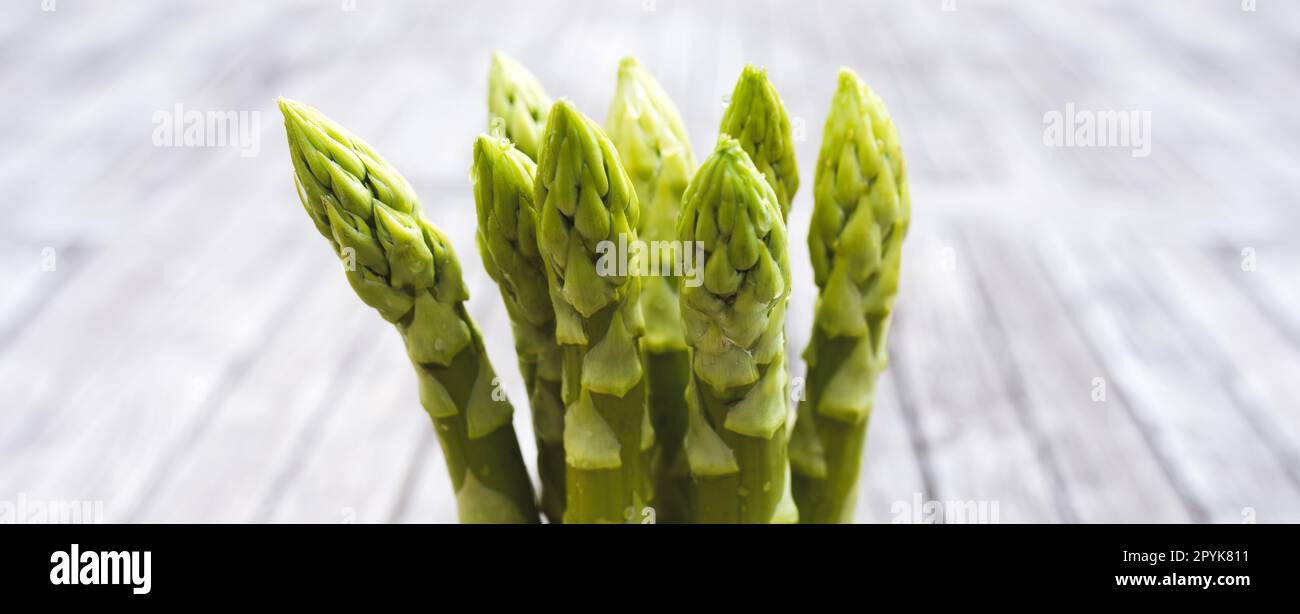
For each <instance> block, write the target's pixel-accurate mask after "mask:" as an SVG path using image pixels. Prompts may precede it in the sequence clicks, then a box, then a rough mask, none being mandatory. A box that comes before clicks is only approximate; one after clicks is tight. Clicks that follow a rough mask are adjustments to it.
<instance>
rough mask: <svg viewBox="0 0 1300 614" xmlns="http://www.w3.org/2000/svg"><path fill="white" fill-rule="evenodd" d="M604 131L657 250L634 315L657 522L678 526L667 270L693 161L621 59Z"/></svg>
mask: <svg viewBox="0 0 1300 614" xmlns="http://www.w3.org/2000/svg"><path fill="white" fill-rule="evenodd" d="M605 130H606V131H607V132H608V134H609V139H610V141H612V142H613V143H614V147H615V148H616V149H617V150H618V154H619V159H620V160H621V161H622V162H623V168H625V169H626V170H627V173H628V176H629V177H631V179H632V185H633V187H635V188H636V194H637V201H638V202H639V203H640V204H641V217H640V222H639V224H638V225H637V236H638V237H639V238H640V239H641V241H643V242H645V243H646V244H647V245H648V246H649V249H651V250H657V251H658V253H657V258H652V259H651V264H652V265H653V263H655V262H657V263H659V265H660V266H659V268H658V269H656V270H653V272H652V273H651V275H650V276H648V277H645V278H643V279H642V280H641V309H642V312H643V313H644V315H645V320H646V331H645V336H644V337H642V338H641V350H642V354H643V360H644V361H645V367H646V380H647V383H648V385H649V389H650V394H649V399H650V421H651V423H652V424H653V425H654V430H655V434H656V438H655V443H656V446H655V447H656V448H657V450H656V452H655V454H654V458H653V460H652V462H653V465H652V473H653V476H654V505H655V508H656V512H657V520H658V521H659V522H680V521H683V520H685V518H686V509H685V505H686V492H687V491H686V487H687V485H688V482H689V475H688V473H687V471H686V467H685V459H683V458H681V443H682V437H683V436H684V435H685V434H686V399H685V397H684V395H683V391H684V390H685V388H686V382H687V378H688V377H689V375H690V362H689V358H688V356H687V351H686V339H685V337H684V336H683V335H682V317H681V309H680V307H679V305H678V296H677V286H678V283H679V281H680V278H679V276H678V275H677V274H676V273H680V270H676V271H674V270H673V269H672V266H671V265H672V263H674V262H679V261H680V260H678V259H679V258H681V257H682V256H683V254H677V253H676V249H677V245H676V241H675V239H676V238H677V216H678V214H679V213H680V211H681V202H682V193H683V192H685V191H686V183H687V182H688V181H689V180H690V178H691V174H692V173H693V172H695V154H694V153H693V152H692V151H691V141H690V138H689V137H687V135H686V128H685V126H683V125H682V119H681V116H680V115H679V114H678V112H677V107H676V106H675V105H673V101H672V99H670V98H669V97H668V94H667V93H666V92H664V90H663V88H662V87H661V86H660V85H659V82H658V81H656V80H655V79H654V77H653V76H651V75H650V72H649V71H647V70H646V69H645V68H644V67H643V66H642V65H641V63H640V62H638V61H637V60H636V59H635V58H630V57H629V58H625V59H624V60H623V61H622V62H621V63H620V64H619V67H618V85H617V87H616V88H615V90H614V101H613V102H612V103H611V104H610V107H609V114H608V115H607V116H606V118H605ZM651 268H652V269H653V266H652V267H651Z"/></svg>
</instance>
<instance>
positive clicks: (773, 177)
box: [721, 64, 799, 219]
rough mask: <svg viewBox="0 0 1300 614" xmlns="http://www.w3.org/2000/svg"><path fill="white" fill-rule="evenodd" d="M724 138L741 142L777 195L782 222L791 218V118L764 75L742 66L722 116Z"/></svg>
mask: <svg viewBox="0 0 1300 614" xmlns="http://www.w3.org/2000/svg"><path fill="white" fill-rule="evenodd" d="M721 132H722V133H723V134H728V135H731V136H732V137H734V138H735V139H736V140H738V141H740V145H741V147H743V148H744V149H745V153H747V154H749V158H750V160H752V161H753V162H754V166H756V167H758V170H759V172H761V173H762V174H763V177H764V178H765V179H767V182H768V183H769V184H771V186H772V189H773V190H775V191H776V198H777V200H778V201H779V202H780V204H781V217H782V219H785V218H788V217H789V216H790V202H791V201H793V200H794V193H795V192H796V191H798V190H799V168H798V166H797V165H796V164H795V161H794V138H793V135H792V132H791V128H790V116H789V115H787V114H786V111H785V105H783V104H781V96H780V95H778V94H777V93H776V88H775V87H772V83H771V82H770V81H768V80H767V71H766V70H763V69H760V68H755V67H754V66H753V65H752V64H747V65H745V70H744V71H742V72H741V73H740V79H739V80H737V81H736V89H735V90H734V91H732V92H731V101H730V103H728V105H727V110H726V112H725V113H723V115H722V129H721Z"/></svg>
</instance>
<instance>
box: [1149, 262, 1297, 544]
mask: <svg viewBox="0 0 1300 614" xmlns="http://www.w3.org/2000/svg"><path fill="white" fill-rule="evenodd" d="M1145 255H1147V254H1138V255H1137V256H1136V257H1142V256H1145ZM1150 256H1152V264H1153V265H1154V266H1150V267H1137V271H1138V273H1139V274H1141V275H1142V277H1143V279H1144V280H1145V281H1146V286H1147V287H1148V288H1149V289H1151V291H1152V293H1154V294H1156V295H1157V300H1158V302H1160V303H1161V305H1162V306H1163V307H1164V309H1165V310H1166V311H1167V312H1168V313H1169V314H1170V319H1171V320H1173V321H1175V322H1176V323H1177V324H1178V326H1179V328H1180V329H1181V330H1183V331H1185V336H1186V338H1187V339H1188V341H1189V343H1190V344H1191V345H1192V346H1193V347H1194V348H1195V355H1196V356H1197V357H1199V358H1201V360H1202V362H1203V363H1204V364H1205V366H1206V371H1207V372H1208V374H1209V375H1210V377H1211V378H1213V379H1214V380H1217V381H1219V382H1221V385H1222V386H1223V387H1224V388H1225V389H1226V390H1227V391H1228V392H1229V394H1230V396H1231V398H1232V399H1233V401H1234V404H1235V405H1236V406H1237V408H1239V411H1240V412H1241V413H1242V415H1243V417H1244V418H1245V419H1246V421H1247V422H1249V423H1250V424H1251V426H1252V427H1253V429H1254V431H1255V433H1256V435H1257V437H1258V439H1259V441H1260V443H1261V444H1263V446H1264V447H1266V448H1268V449H1269V450H1271V451H1272V452H1273V453H1274V454H1276V455H1277V456H1278V457H1279V458H1280V460H1281V462H1282V464H1283V466H1284V468H1285V471H1286V472H1287V475H1288V477H1289V478H1290V484H1289V485H1278V488H1283V489H1290V490H1296V489H1297V488H1300V409H1297V406H1296V405H1295V403H1294V402H1292V401H1293V400H1294V399H1300V356H1297V354H1296V352H1295V348H1294V347H1293V346H1291V345H1290V344H1288V342H1287V340H1286V339H1285V338H1284V337H1283V336H1282V335H1280V334H1279V331H1278V329H1277V328H1276V327H1275V325H1274V323H1273V322H1272V321H1271V320H1270V319H1269V318H1268V317H1267V316H1266V315H1265V314H1263V313H1261V312H1260V311H1259V310H1258V308H1257V306H1256V305H1254V304H1253V303H1252V302H1251V300H1250V299H1249V298H1248V297H1246V296H1244V295H1243V294H1242V293H1241V289H1240V288H1239V287H1235V286H1234V285H1233V283H1232V282H1231V281H1230V280H1228V279H1226V278H1225V277H1224V273H1223V272H1222V270H1223V267H1220V266H1216V265H1217V264H1219V263H1217V262H1213V261H1211V259H1210V258H1209V257H1207V255H1206V253H1205V252H1203V251H1201V250H1186V249H1168V248H1165V249H1155V250H1152V252H1151V254H1150ZM1249 274H1250V273H1248V272H1245V271H1241V270H1240V268H1238V269H1237V271H1236V272H1235V273H1229V275H1249ZM1297 517H1300V510H1296V511H1293V512H1292V514H1291V515H1289V516H1284V517H1279V518H1273V519H1261V520H1279V521H1287V522H1290V521H1292V520H1294V519H1295V518H1297Z"/></svg>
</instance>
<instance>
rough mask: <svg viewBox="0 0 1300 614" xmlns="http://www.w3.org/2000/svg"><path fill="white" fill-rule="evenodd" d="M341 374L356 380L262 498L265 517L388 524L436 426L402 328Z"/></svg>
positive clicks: (378, 338)
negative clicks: (417, 454) (415, 458)
mask: <svg viewBox="0 0 1300 614" xmlns="http://www.w3.org/2000/svg"><path fill="white" fill-rule="evenodd" d="M364 347H365V348H366V350H365V351H363V352H362V353H361V354H359V355H357V356H355V357H353V359H352V360H350V361H349V369H348V371H347V373H346V374H340V377H346V378H348V380H350V381H349V384H348V385H347V387H346V389H345V390H344V391H343V392H341V393H340V394H339V396H338V397H337V403H336V407H334V408H333V410H332V411H331V412H330V413H329V414H328V415H326V416H323V418H324V419H322V420H319V421H316V422H313V423H312V424H310V425H307V426H309V427H310V428H309V429H307V430H305V431H302V432H301V433H300V437H301V439H300V444H301V445H299V446H296V447H295V448H293V450H294V452H293V453H292V454H290V455H287V456H288V458H286V459H285V460H286V461H287V462H286V463H285V464H284V465H281V466H280V467H278V468H277V474H276V475H275V479H274V480H272V481H270V482H269V483H268V484H266V485H265V486H266V488H265V490H264V491H263V493H262V496H261V497H260V498H259V501H260V502H261V507H262V509H261V510H260V512H261V513H259V515H258V517H257V518H258V520H269V521H271V522H315V523H340V522H358V523H362V522H364V523H373V522H387V521H389V520H390V519H391V517H392V513H393V510H394V507H395V505H396V504H397V502H398V500H399V498H400V496H401V493H402V489H403V487H404V482H405V480H406V472H405V470H404V469H405V468H406V467H407V466H408V465H409V463H410V459H411V456H412V453H413V451H414V450H416V449H418V448H420V447H421V443H422V442H423V441H424V440H425V437H426V436H427V434H428V432H429V430H430V429H431V426H430V421H429V417H428V415H426V414H425V413H424V411H423V410H421V408H420V403H419V400H418V399H417V398H416V397H417V395H416V385H415V372H414V370H413V368H412V367H411V365H410V362H409V361H408V360H407V359H406V357H405V349H404V348H403V347H402V342H401V338H400V337H399V336H398V335H397V334H396V333H391V334H384V335H375V336H373V337H372V338H371V339H369V340H367V341H366V342H365V344H364Z"/></svg>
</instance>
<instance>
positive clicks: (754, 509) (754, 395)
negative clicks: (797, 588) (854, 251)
mask: <svg viewBox="0 0 1300 614" xmlns="http://www.w3.org/2000/svg"><path fill="white" fill-rule="evenodd" d="M677 234H678V236H679V237H680V238H681V239H682V241H683V242H684V244H685V245H690V244H691V243H692V242H695V241H699V242H701V243H703V247H704V252H705V254H706V256H705V258H706V259H705V265H704V280H703V284H701V285H698V286H692V285H691V284H686V283H683V284H682V288H681V309H682V317H683V319H684V321H685V324H686V342H687V344H688V345H689V346H690V348H691V364H692V367H693V368H692V370H691V377H690V381H689V384H688V386H687V391H686V395H687V396H686V400H687V408H688V423H687V427H686V441H685V449H686V457H687V461H688V464H689V467H690V471H691V476H692V478H693V480H694V486H693V488H692V495H691V508H692V509H691V511H692V519H693V520H694V521H695V522H705V523H717V522H723V523H775V522H784V523H790V522H796V521H797V520H798V512H797V510H796V509H795V506H794V500H793V499H792V498H791V496H790V466H789V463H788V461H787V458H786V426H785V425H786V419H787V413H788V411H787V406H786V387H787V378H786V368H785V326H784V320H785V309H786V303H787V301H788V299H789V296H790V267H789V265H788V262H787V246H786V230H785V222H784V221H783V220H782V218H781V209H780V204H779V202H778V201H777V196H776V192H775V191H773V190H772V186H770V185H769V184H768V183H767V182H766V181H764V180H763V175H762V174H760V173H759V171H758V169H757V168H755V166H754V164H753V162H751V161H750V159H749V156H748V155H746V154H745V152H744V150H743V149H742V148H741V146H740V143H739V142H737V141H736V140H734V139H732V138H730V137H728V136H725V135H723V136H722V137H721V138H719V140H718V146H717V149H715V150H714V151H713V154H712V155H710V156H709V158H708V159H707V160H705V161H704V164H702V165H701V166H700V169H699V170H698V171H697V172H696V173H695V177H694V178H692V179H691V182H690V184H689V185H688V186H687V188H686V194H685V197H684V198H683V201H682V215H681V221H680V222H679V224H678V227H677Z"/></svg>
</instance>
